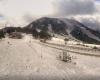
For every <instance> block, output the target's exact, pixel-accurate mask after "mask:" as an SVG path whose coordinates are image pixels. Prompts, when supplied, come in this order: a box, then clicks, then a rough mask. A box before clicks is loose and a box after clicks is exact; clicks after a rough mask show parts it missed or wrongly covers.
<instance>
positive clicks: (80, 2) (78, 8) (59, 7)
mask: <svg viewBox="0 0 100 80" xmlns="http://www.w3.org/2000/svg"><path fill="white" fill-rule="evenodd" d="M53 5H54V8H55V12H56V14H58V15H62V16H66V15H78V14H80V15H85V14H93V13H94V12H95V4H94V1H93V0H56V1H55V2H54V3H53Z"/></svg>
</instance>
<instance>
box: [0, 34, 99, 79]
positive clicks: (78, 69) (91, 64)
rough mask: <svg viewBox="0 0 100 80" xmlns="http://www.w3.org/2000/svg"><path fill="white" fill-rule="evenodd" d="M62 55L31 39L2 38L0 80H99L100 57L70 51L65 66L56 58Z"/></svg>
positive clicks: (59, 51)
mask: <svg viewBox="0 0 100 80" xmlns="http://www.w3.org/2000/svg"><path fill="white" fill-rule="evenodd" d="M61 53H62V50H58V49H55V48H52V47H49V46H46V45H43V44H41V43H40V42H39V41H38V40H35V39H32V38H31V37H30V36H25V37H24V38H23V39H9V38H5V39H3V40H1V41H0V80H100V62H99V61H100V57H95V56H86V55H79V54H74V53H71V52H69V54H70V55H71V56H73V60H72V62H71V63H66V62H63V61H60V60H59V59H58V56H59V54H61ZM75 63H76V64H75Z"/></svg>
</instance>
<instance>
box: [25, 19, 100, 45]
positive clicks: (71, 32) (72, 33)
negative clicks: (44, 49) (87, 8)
mask: <svg viewBox="0 0 100 80" xmlns="http://www.w3.org/2000/svg"><path fill="white" fill-rule="evenodd" d="M34 28H35V29H40V30H45V31H48V32H51V33H53V34H59V35H62V36H67V37H69V38H72V37H73V38H76V39H78V40H81V41H84V42H88V43H98V44H100V33H99V32H97V31H94V30H92V29H90V28H88V27H87V26H85V25H83V24H82V23H80V22H78V21H76V20H73V19H65V18H48V17H43V18H40V19H38V20H36V21H33V22H32V23H30V24H29V25H28V26H26V29H27V30H28V29H31V30H32V29H34Z"/></svg>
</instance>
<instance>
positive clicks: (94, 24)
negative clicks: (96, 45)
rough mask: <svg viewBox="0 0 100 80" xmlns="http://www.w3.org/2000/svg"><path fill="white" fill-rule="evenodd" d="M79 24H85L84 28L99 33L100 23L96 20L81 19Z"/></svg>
mask: <svg viewBox="0 0 100 80" xmlns="http://www.w3.org/2000/svg"><path fill="white" fill-rule="evenodd" d="M81 22H82V23H83V24H85V25H86V26H88V27H89V28H92V29H94V30H98V31H100V21H98V20H96V19H93V18H84V19H81Z"/></svg>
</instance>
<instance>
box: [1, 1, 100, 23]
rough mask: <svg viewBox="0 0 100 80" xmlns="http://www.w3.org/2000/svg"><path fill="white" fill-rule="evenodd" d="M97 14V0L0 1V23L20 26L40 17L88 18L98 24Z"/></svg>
mask: <svg viewBox="0 0 100 80" xmlns="http://www.w3.org/2000/svg"><path fill="white" fill-rule="evenodd" d="M99 14H100V1H99V0H0V21H1V20H3V19H4V20H5V19H6V20H7V21H10V22H12V23H14V24H20V25H21V24H23V23H25V21H27V22H28V21H32V19H35V18H37V17H42V16H55V17H69V16H71V17H76V18H77V19H79V20H81V21H84V19H87V18H88V19H89V21H91V20H90V19H92V20H94V19H95V20H97V23H99V21H100V20H99V19H100V15H99ZM80 18H81V19H80ZM95 22H96V21H95Z"/></svg>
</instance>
